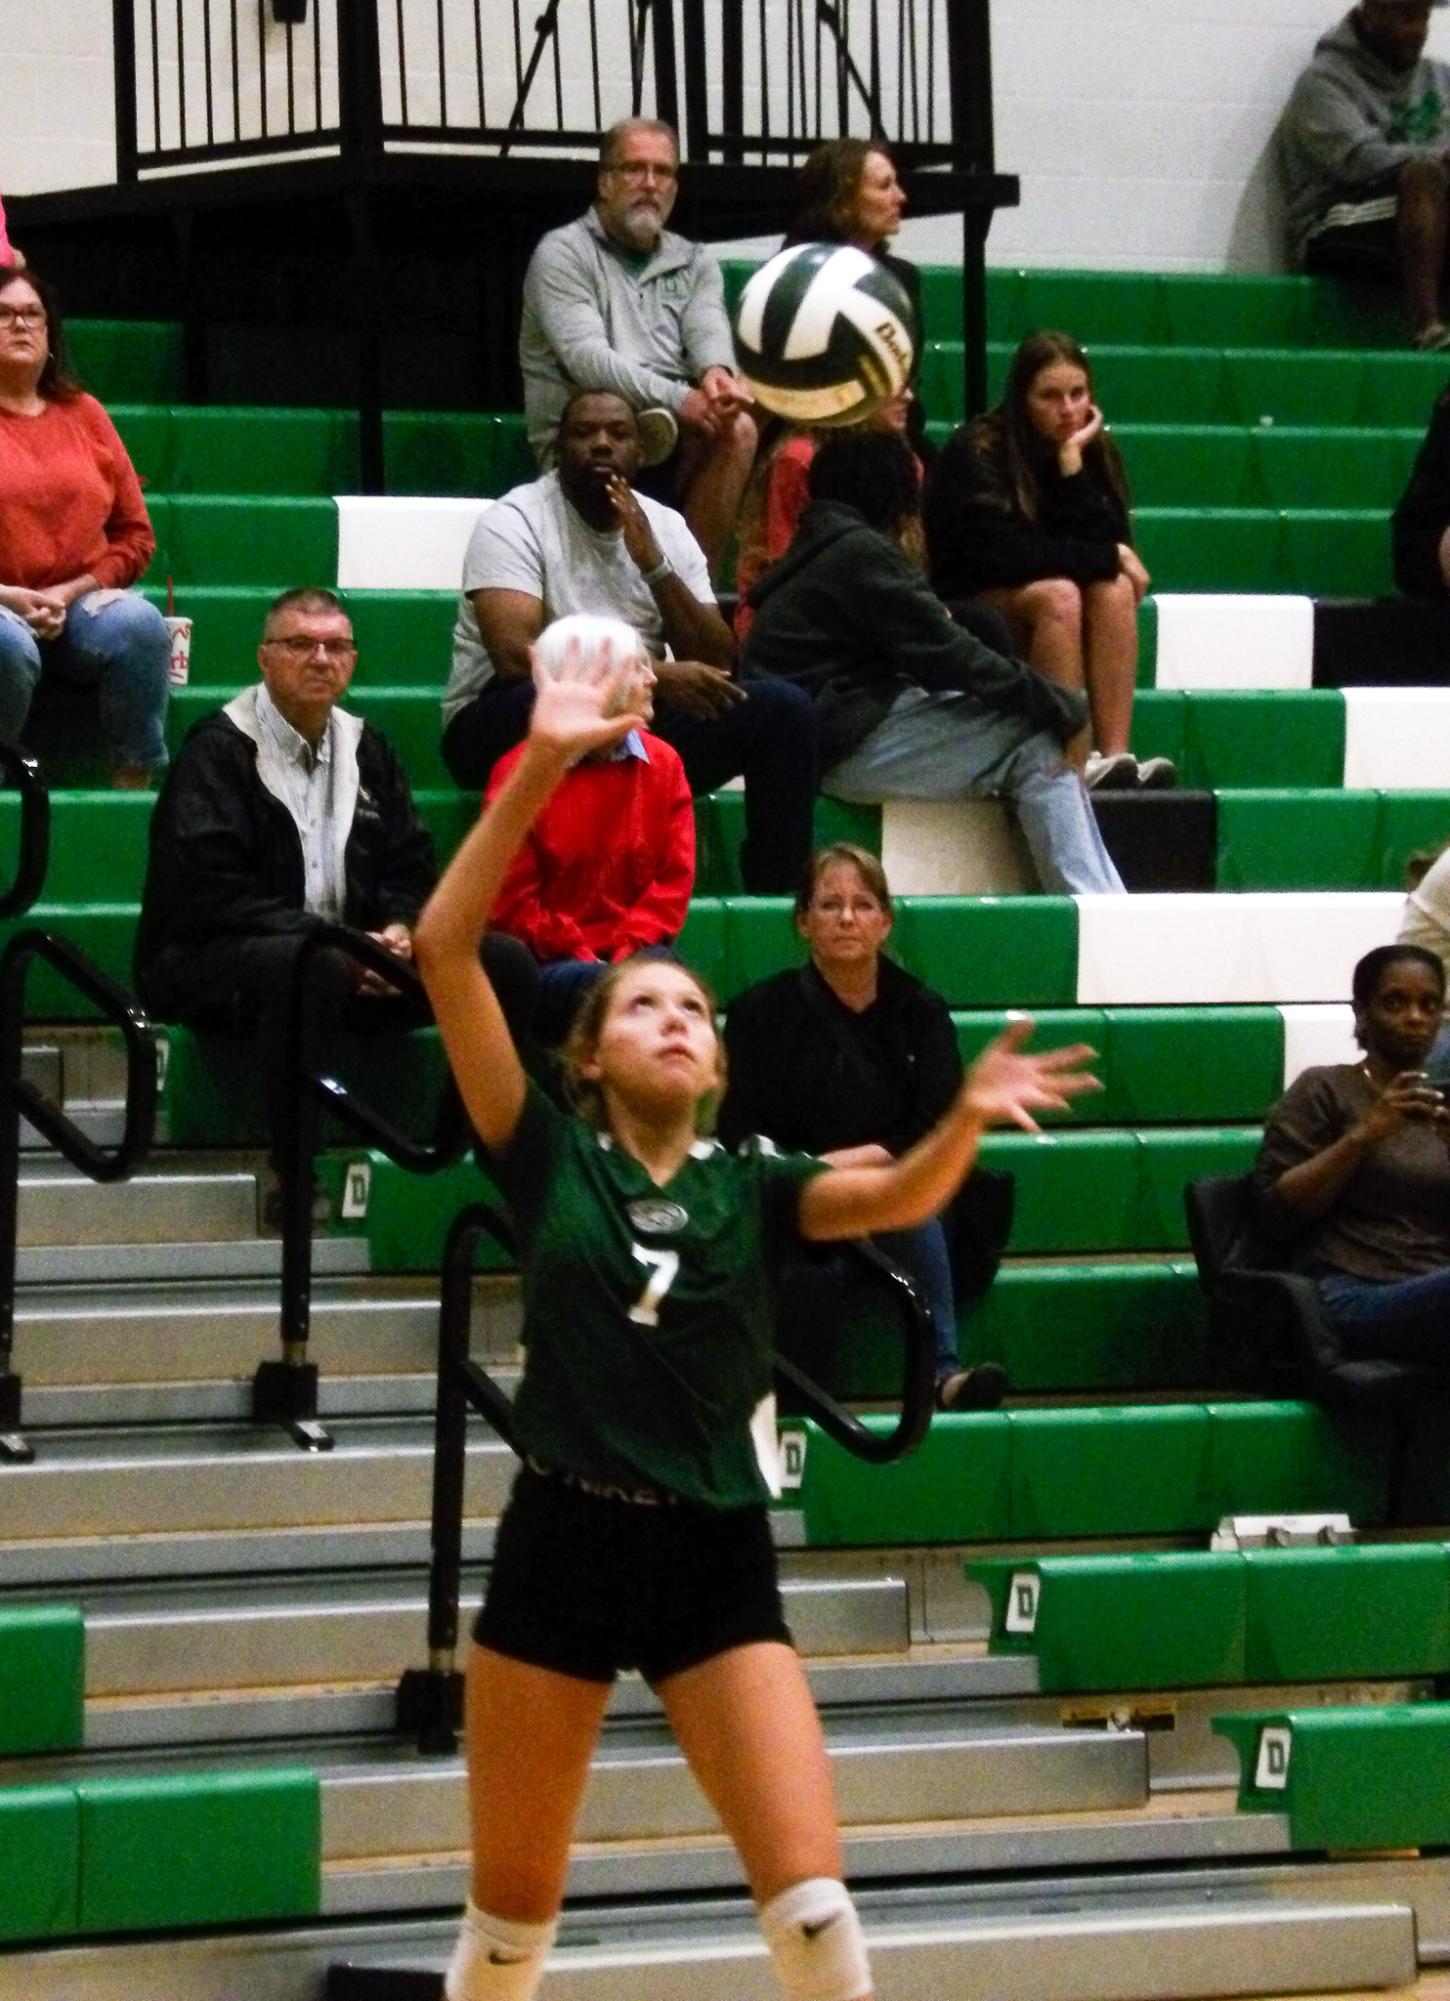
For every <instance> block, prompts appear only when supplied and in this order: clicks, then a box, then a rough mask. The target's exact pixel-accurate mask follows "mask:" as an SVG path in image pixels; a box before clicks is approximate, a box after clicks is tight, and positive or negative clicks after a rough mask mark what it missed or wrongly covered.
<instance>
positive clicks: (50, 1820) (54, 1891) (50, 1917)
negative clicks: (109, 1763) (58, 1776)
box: [0, 1785, 81, 1945]
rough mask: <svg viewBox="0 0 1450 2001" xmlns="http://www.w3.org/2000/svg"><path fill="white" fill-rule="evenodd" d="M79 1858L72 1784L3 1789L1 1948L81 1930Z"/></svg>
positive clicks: (76, 1804) (0, 1801)
mask: <svg viewBox="0 0 1450 2001" xmlns="http://www.w3.org/2000/svg"><path fill="white" fill-rule="evenodd" d="M80 1860H81V1817H80V1804H79V1802H78V1801H77V1799H76V1795H75V1788H74V1787H73V1786H44V1785H40V1786H3V1787H0V1944H4V1945H16V1944H19V1943H21V1942H23V1941H26V1940H40V1939H49V1938H69V1937H71V1936H72V1935H73V1934H74V1933H75V1932H76V1931H77V1930H78V1929H79V1925H80V1873H81V1872H80Z"/></svg>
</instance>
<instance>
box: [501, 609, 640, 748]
mask: <svg viewBox="0 0 1450 2001" xmlns="http://www.w3.org/2000/svg"><path fill="white" fill-rule="evenodd" d="M530 652H531V658H532V649H531V650H530ZM533 669H534V712H533V715H532V717H531V718H530V721H529V742H530V743H531V744H537V745H539V746H541V747H542V748H544V749H547V750H550V751H553V752H555V753H556V754H557V755H559V756H560V757H562V758H563V759H564V760H565V762H567V763H573V762H574V761H575V760H576V759H578V758H581V757H587V756H588V755H589V753H590V751H592V750H607V749H608V748H609V746H610V745H611V744H616V743H618V742H619V741H620V739H621V738H622V737H625V736H628V734H629V732H630V731H631V730H633V729H643V728H644V726H645V718H644V717H643V716H640V715H635V714H632V713H630V712H626V713H625V714H623V715H613V714H611V713H610V711H611V709H612V707H613V704H614V701H615V699H616V697H617V696H618V695H619V692H620V690H621V689H622V688H624V687H625V686H626V685H628V684H629V683H630V682H632V681H633V680H634V679H635V677H636V675H637V673H638V668H637V666H636V663H635V661H634V659H633V658H630V657H625V656H624V655H622V654H620V653H618V652H617V651H616V650H615V648H614V646H613V645H612V644H611V642H610V641H608V640H606V641H605V642H604V644H603V645H602V646H599V647H594V648H586V647H585V646H584V645H583V644H582V643H581V642H580V641H579V640H577V639H574V640H571V641H570V642H569V645H568V646H567V648H566V649H565V652H564V659H563V664H562V666H561V667H560V669H559V672H558V673H557V674H550V673H546V672H545V670H544V669H543V668H542V667H541V666H540V665H539V663H538V660H537V659H534V660H533Z"/></svg>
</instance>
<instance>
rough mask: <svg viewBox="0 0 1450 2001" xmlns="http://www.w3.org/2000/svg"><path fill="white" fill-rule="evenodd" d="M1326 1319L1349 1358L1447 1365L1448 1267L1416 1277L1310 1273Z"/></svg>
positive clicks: (1449, 1338) (1449, 1321) (1449, 1324)
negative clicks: (1371, 1358) (1372, 1357)
mask: <svg viewBox="0 0 1450 2001" xmlns="http://www.w3.org/2000/svg"><path fill="white" fill-rule="evenodd" d="M1314 1280H1315V1283H1316V1285H1317V1286H1318V1288H1319V1298H1320V1302H1321V1304H1322V1305H1323V1307H1324V1313H1325V1317H1326V1319H1327V1320H1328V1321H1329V1324H1330V1326H1331V1327H1332V1328H1333V1329H1334V1331H1335V1333H1336V1334H1339V1335H1341V1336H1342V1337H1343V1339H1344V1345H1345V1347H1346V1349H1347V1350H1348V1351H1349V1353H1350V1354H1352V1355H1356V1356H1386V1357H1389V1358H1390V1359H1391V1360H1398V1361H1411V1362H1435V1363H1439V1364H1441V1365H1442V1366H1445V1367H1450V1265H1447V1266H1445V1267H1443V1268H1442V1269H1441V1270H1439V1271H1427V1272H1422V1273H1420V1275H1419V1276H1418V1277H1417V1278H1398V1279H1372V1278H1353V1277H1351V1276H1350V1274H1349V1273H1348V1272H1342V1271H1325V1270H1323V1269H1321V1270H1319V1271H1317V1272H1316V1273H1315V1274H1314Z"/></svg>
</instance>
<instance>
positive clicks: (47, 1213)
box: [19, 1159, 257, 1247]
mask: <svg viewBox="0 0 1450 2001" xmlns="http://www.w3.org/2000/svg"><path fill="white" fill-rule="evenodd" d="M256 1234H257V1177H256V1175H255V1174H254V1173H252V1172H250V1171H247V1170H239V1169H235V1168H233V1169H230V1170H228V1169H224V1168H217V1167H209V1168H205V1169H197V1170H183V1169H176V1170H174V1171H171V1172H167V1173H155V1172H151V1171H143V1172H141V1173H139V1174H136V1175H133V1176H132V1177H131V1178H130V1179H129V1180H127V1181H115V1182H96V1181H91V1180H89V1179H88V1178H87V1177H86V1176H85V1175H84V1174H78V1173H77V1172H76V1171H75V1170H74V1169H73V1168H71V1167H70V1166H68V1165H66V1164H64V1163H63V1162H60V1161H57V1160H52V1159H44V1160H33V1161H30V1162H28V1163H27V1164H26V1165H25V1167H24V1168H23V1169H22V1171H21V1176H20V1206H19V1242H20V1243H21V1244H22V1245H23V1246H26V1247H31V1246H36V1245H41V1244H86V1245H109V1244H148V1243H156V1244H167V1245H171V1244H183V1243H213V1242H217V1241H221V1240H225V1239H229V1238H247V1237H255V1236H256Z"/></svg>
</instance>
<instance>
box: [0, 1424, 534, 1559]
mask: <svg viewBox="0 0 1450 2001" xmlns="http://www.w3.org/2000/svg"><path fill="white" fill-rule="evenodd" d="M29 1436H30V1440H31V1443H32V1444H33V1445H34V1447H35V1452H36V1457H35V1461H34V1463H33V1464H31V1465H28V1466H0V1545H4V1544H8V1543H11V1542H15V1543H21V1542H24V1543H35V1542H45V1541H50V1542H53V1543H59V1542H60V1541H61V1540H62V1539H64V1538H69V1537H97V1536H105V1537H111V1538H117V1537H131V1536H143V1535H158V1534H160V1535H181V1534H183V1533H184V1534H188V1535H198V1534H206V1533H209V1532H210V1533H217V1534H222V1533H234V1532H236V1531H238V1530H241V1531H248V1530H259V1529H263V1530H274V1529H276V1530H287V1529H303V1528H323V1529H328V1530H331V1529H332V1528H333V1527H334V1525H337V1524H347V1525H348V1526H349V1527H351V1528H357V1527H358V1526H360V1525H363V1524H367V1525H374V1526H379V1527H381V1526H384V1525H387V1524H390V1523H399V1522H421V1521H424V1520H426V1518H427V1516H428V1513H429V1509H430V1505H431V1481H432V1473H433V1428H432V1426H431V1424H428V1423H424V1422H421V1421H420V1420H418V1419H417V1418H398V1419H387V1418H365V1419H353V1420H349V1421H348V1422H346V1423H343V1424H339V1425H337V1426H336V1428H335V1439H336V1446H335V1449H334V1450H333V1451H331V1452H326V1453H307V1452H300V1451H298V1450H297V1448H296V1447H295V1445H293V1444H292V1443H291V1442H290V1441H289V1440H287V1439H286V1438H285V1436H284V1435H283V1434H282V1433H280V1432H279V1431H276V1430H272V1429H269V1428H267V1427H263V1426H257V1425H247V1426H223V1425H215V1426H210V1427H205V1428H201V1427H197V1428H186V1427H177V1428H175V1429H173V1430H167V1431H151V1432H136V1431H118V1432H114V1433H112V1432H106V1431H102V1430H97V1431H74V1432H32V1433H30V1434H29ZM514 1463H515V1462H514V1459H513V1456H512V1454H511V1453H510V1452H509V1451H508V1450H507V1448H506V1447H505V1446H503V1445H502V1444H500V1443H499V1442H498V1440H497V1439H495V1438H494V1437H493V1436H492V1434H489V1433H485V1432H484V1431H483V1429H482V1427H478V1428H476V1431H475V1433H474V1435H473V1436H472V1438H471V1440H470V1443H469V1448H468V1466H469V1477H468V1485H467V1490H466V1506H467V1510H468V1512H469V1514H471V1515H473V1516H478V1515H490V1516H496V1515H497V1514H498V1513H499V1511H500V1509H501V1508H502V1506H503V1503H504V1500H505V1498H506V1496H507V1492H508V1487H509V1482H510V1480H511V1478H512V1475H513V1469H514ZM6 1554H8V1552H7V1551H5V1550H4V1549H3V1547H0V1584H4V1583H6V1582H9V1581H11V1580H10V1579H8V1578H7V1577H6V1576H5V1566H4V1560H3V1559H4V1556H5V1555H6ZM15 1581H19V1580H15Z"/></svg>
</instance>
